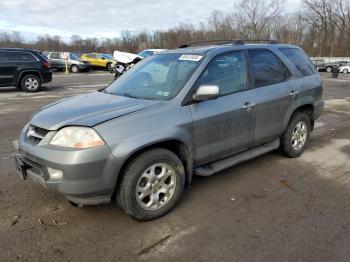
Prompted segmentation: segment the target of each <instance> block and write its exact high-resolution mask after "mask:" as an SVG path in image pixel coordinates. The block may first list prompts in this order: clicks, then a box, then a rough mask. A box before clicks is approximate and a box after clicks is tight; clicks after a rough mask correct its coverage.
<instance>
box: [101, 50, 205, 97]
mask: <svg viewBox="0 0 350 262" xmlns="http://www.w3.org/2000/svg"><path fill="white" fill-rule="evenodd" d="M202 57H203V56H201V55H188V54H164V55H155V56H151V57H148V58H146V59H145V60H143V61H141V62H140V63H139V64H137V65H135V66H134V67H133V68H131V69H130V70H129V71H127V72H126V73H125V74H124V75H122V76H121V77H120V78H119V79H117V80H116V81H115V82H113V83H112V84H111V85H110V86H109V87H107V89H106V91H107V92H108V93H111V94H114V95H121V96H128V97H133V98H139V99H150V100H170V99H172V98H173V97H175V96H176V95H177V94H178V93H179V92H180V90H181V89H182V88H183V86H184V85H185V83H186V82H187V80H188V79H189V77H190V76H191V75H192V73H193V72H194V70H195V69H196V68H197V66H198V65H199V63H200V61H201V59H202Z"/></svg>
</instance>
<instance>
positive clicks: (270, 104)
mask: <svg viewBox="0 0 350 262" xmlns="http://www.w3.org/2000/svg"><path fill="white" fill-rule="evenodd" d="M248 53H249V58H250V64H251V68H252V74H253V75H254V84H255V96H256V104H257V108H256V123H255V138H254V144H255V145H258V144H261V143H264V142H267V141H269V140H272V139H274V138H277V137H279V136H280V135H281V133H282V132H283V126H284V118H285V116H286V115H287V113H288V111H289V110H290V109H291V108H293V107H295V105H296V104H299V92H300V90H299V82H298V81H290V79H291V76H292V75H291V73H290V71H289V70H288V68H287V67H286V66H285V64H284V63H283V62H282V61H281V60H280V59H279V58H278V57H277V56H276V54H274V53H273V52H272V51H270V50H268V49H256V50H249V51H248Z"/></svg>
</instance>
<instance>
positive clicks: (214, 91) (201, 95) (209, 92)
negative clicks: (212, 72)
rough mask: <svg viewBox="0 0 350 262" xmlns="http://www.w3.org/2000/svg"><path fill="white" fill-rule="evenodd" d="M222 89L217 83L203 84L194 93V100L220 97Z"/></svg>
mask: <svg viewBox="0 0 350 262" xmlns="http://www.w3.org/2000/svg"><path fill="white" fill-rule="evenodd" d="M219 94H220V89H219V87H218V86H215V85H203V86H200V87H198V89H197V91H196V93H194V94H193V100H194V101H205V100H210V99H215V98H217V97H219Z"/></svg>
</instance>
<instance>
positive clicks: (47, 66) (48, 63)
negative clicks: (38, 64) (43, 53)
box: [43, 61, 51, 69]
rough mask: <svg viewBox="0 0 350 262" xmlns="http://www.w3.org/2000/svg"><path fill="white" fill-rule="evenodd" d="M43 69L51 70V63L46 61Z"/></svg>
mask: <svg viewBox="0 0 350 262" xmlns="http://www.w3.org/2000/svg"><path fill="white" fill-rule="evenodd" d="M43 67H44V68H46V69H50V68H51V65H50V62H49V61H45V62H44V63H43Z"/></svg>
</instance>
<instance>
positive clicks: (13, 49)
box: [0, 48, 35, 52]
mask: <svg viewBox="0 0 350 262" xmlns="http://www.w3.org/2000/svg"><path fill="white" fill-rule="evenodd" d="M0 51H30V52H33V51H35V50H33V49H29V48H0Z"/></svg>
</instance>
